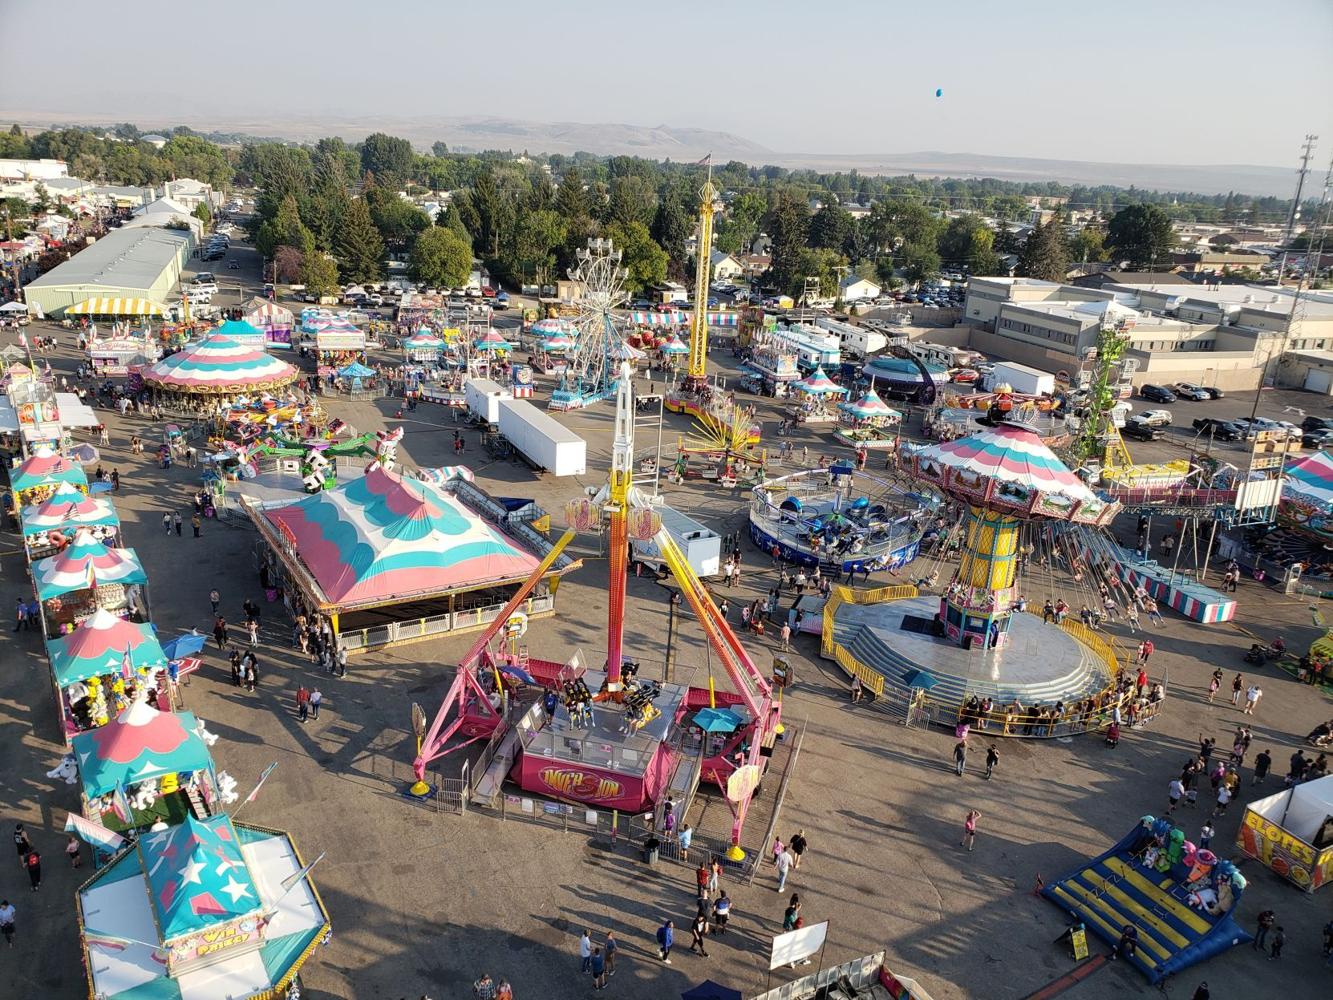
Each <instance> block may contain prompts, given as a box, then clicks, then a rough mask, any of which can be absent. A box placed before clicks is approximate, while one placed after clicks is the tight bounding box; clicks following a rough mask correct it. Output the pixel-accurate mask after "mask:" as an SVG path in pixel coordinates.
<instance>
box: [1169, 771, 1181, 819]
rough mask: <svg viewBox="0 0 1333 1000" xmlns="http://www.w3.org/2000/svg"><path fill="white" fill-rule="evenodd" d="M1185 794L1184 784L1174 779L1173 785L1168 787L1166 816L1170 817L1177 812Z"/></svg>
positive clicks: (1172, 780)
mask: <svg viewBox="0 0 1333 1000" xmlns="http://www.w3.org/2000/svg"><path fill="white" fill-rule="evenodd" d="M1184 794H1185V785H1184V783H1183V782H1181V780H1180V779H1179V778H1172V779H1171V784H1170V785H1168V786H1167V789H1166V797H1167V807H1166V814H1167V815H1168V816H1170V815H1171V814H1172V813H1173V812H1175V811H1176V806H1178V805H1180V799H1181V797H1182V796H1183V795H1184Z"/></svg>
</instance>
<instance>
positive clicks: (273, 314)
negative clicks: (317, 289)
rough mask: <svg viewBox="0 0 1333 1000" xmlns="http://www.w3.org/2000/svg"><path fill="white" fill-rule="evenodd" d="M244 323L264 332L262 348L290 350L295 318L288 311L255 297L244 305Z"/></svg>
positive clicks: (274, 303)
mask: <svg viewBox="0 0 1333 1000" xmlns="http://www.w3.org/2000/svg"><path fill="white" fill-rule="evenodd" d="M245 321H246V322H247V323H249V324H250V325H251V326H254V327H258V328H259V329H260V330H263V331H264V346H265V347H266V348H268V349H269V350H283V351H289V350H291V347H292V330H293V329H294V328H295V325H296V317H295V315H293V313H292V311H291V310H290V309H284V308H283V307H282V306H280V305H278V304H277V303H276V302H271V301H269V300H268V299H264V298H259V297H258V296H256V297H255V298H253V299H251V300H250V301H249V302H248V303H246V306H245Z"/></svg>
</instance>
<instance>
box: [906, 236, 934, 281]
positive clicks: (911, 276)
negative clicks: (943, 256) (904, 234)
mask: <svg viewBox="0 0 1333 1000" xmlns="http://www.w3.org/2000/svg"><path fill="white" fill-rule="evenodd" d="M899 257H900V259H901V261H902V268H903V273H904V274H906V275H907V280H908V281H924V280H926V279H927V278H933V277H934V276H935V275H937V274H939V273H940V255H939V252H938V251H937V250H936V249H935V244H934V243H933V242H932V243H908V244H905V245H904V246H903V248H902V252H901V253H900V255H899Z"/></svg>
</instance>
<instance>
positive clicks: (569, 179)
mask: <svg viewBox="0 0 1333 1000" xmlns="http://www.w3.org/2000/svg"><path fill="white" fill-rule="evenodd" d="M555 210H556V211H557V212H559V213H560V214H561V215H563V216H564V217H565V220H566V221H567V222H572V223H576V222H579V221H581V220H584V219H589V218H591V217H592V211H591V209H590V207H589V203H588V192H587V191H585V190H584V187H583V175H582V174H581V173H580V172H579V168H578V167H570V168H569V169H568V170H566V171H565V176H564V177H562V178H560V190H558V191H557V192H556V195H555Z"/></svg>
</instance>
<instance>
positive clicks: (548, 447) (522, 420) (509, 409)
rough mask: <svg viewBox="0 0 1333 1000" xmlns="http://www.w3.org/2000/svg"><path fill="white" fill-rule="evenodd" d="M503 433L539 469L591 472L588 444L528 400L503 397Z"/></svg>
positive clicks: (561, 472) (574, 473) (573, 473)
mask: <svg viewBox="0 0 1333 1000" xmlns="http://www.w3.org/2000/svg"><path fill="white" fill-rule="evenodd" d="M499 407H500V419H499V421H498V422H499V425H500V434H501V435H502V436H503V437H504V439H505V440H506V441H508V442H509V443H510V444H511V445H513V446H514V450H515V451H516V452H518V454H519V455H520V456H521V457H522V458H523V460H524V461H525V462H527V463H528V464H529V465H531V466H532V467H533V468H534V469H536V470H537V471H538V472H549V473H551V474H552V475H556V476H581V475H583V474H584V473H585V472H587V471H588V443H587V442H586V441H584V440H583V438H581V437H579V436H578V435H577V434H575V433H574V432H573V431H571V430H570V429H569V428H568V427H566V426H564V425H563V424H561V423H559V422H558V421H556V420H554V419H553V418H552V417H551V416H550V415H549V414H546V413H544V412H542V411H541V410H539V409H537V407H535V406H533V405H532V404H531V403H529V402H528V401H527V400H526V399H512V398H510V399H502V400H500V403H499Z"/></svg>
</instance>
